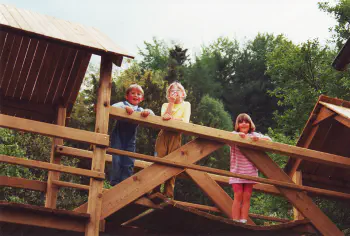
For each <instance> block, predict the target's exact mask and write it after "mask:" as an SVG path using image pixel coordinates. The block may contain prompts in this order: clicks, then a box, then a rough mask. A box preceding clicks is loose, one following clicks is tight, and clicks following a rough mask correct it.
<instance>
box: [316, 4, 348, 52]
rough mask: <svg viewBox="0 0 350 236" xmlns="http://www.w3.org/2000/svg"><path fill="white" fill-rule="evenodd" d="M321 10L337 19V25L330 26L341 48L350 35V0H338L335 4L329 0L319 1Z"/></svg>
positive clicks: (334, 38) (334, 39)
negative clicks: (326, 0)
mask: <svg viewBox="0 0 350 236" xmlns="http://www.w3.org/2000/svg"><path fill="white" fill-rule="evenodd" d="M318 7H319V9H320V10H322V11H324V12H327V13H328V14H330V15H332V16H333V17H334V18H335V19H336V20H337V25H335V26H334V27H331V28H330V31H333V33H334V34H333V41H334V42H336V44H337V46H338V49H340V48H341V47H342V46H343V44H344V42H345V40H347V39H348V38H349V37H350V1H349V0H337V1H336V3H335V4H330V3H329V2H319V3H318Z"/></svg>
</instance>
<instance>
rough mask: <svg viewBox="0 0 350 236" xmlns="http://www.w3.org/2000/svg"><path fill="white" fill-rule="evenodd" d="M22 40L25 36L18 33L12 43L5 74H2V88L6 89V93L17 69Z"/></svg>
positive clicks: (0, 86)
mask: <svg viewBox="0 0 350 236" xmlns="http://www.w3.org/2000/svg"><path fill="white" fill-rule="evenodd" d="M22 40H23V37H21V36H18V35H16V36H15V38H14V40H13V44H12V48H11V52H10V55H9V57H8V61H7V62H6V67H5V71H4V73H3V74H1V77H2V78H1V81H2V82H1V84H0V88H1V90H2V91H4V93H5V92H6V90H7V87H8V85H9V83H10V81H11V77H12V75H13V73H14V70H15V66H16V61H17V58H18V54H19V49H20V47H21V44H22Z"/></svg>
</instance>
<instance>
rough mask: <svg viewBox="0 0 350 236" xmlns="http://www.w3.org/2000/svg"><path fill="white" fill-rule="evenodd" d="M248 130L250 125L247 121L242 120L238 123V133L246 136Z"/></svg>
mask: <svg viewBox="0 0 350 236" xmlns="http://www.w3.org/2000/svg"><path fill="white" fill-rule="evenodd" d="M249 129H250V123H249V121H247V120H245V119H243V120H241V121H238V131H239V132H242V133H245V134H247V133H248V132H249Z"/></svg>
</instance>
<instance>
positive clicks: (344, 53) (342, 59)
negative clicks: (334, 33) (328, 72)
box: [332, 38, 350, 71]
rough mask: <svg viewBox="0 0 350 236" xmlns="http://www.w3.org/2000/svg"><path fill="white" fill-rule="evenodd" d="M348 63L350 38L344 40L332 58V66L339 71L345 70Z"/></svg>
mask: <svg viewBox="0 0 350 236" xmlns="http://www.w3.org/2000/svg"><path fill="white" fill-rule="evenodd" d="M349 63H350V38H348V40H347V41H346V42H345V44H344V46H343V48H342V49H341V50H340V52H339V54H338V55H337V57H336V58H335V59H334V61H333V63H332V66H333V67H334V68H335V69H336V70H339V71H345V70H346V69H347V67H348V64H349Z"/></svg>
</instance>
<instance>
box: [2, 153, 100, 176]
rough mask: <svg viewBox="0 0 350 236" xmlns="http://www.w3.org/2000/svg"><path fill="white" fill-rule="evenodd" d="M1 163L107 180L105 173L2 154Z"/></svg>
mask: <svg viewBox="0 0 350 236" xmlns="http://www.w3.org/2000/svg"><path fill="white" fill-rule="evenodd" d="M0 161H1V162H5V163H9V164H13V165H21V166H26V167H31V168H38V169H44V170H51V171H57V172H62V173H68V174H73V175H83V176H87V177H91V178H96V179H104V178H105V174H104V173H103V172H98V171H92V170H85V169H81V168H75V167H71V166H63V165H58V164H51V163H47V162H41V161H35V160H26V159H23V158H18V157H11V156H7V155H2V154H0Z"/></svg>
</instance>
